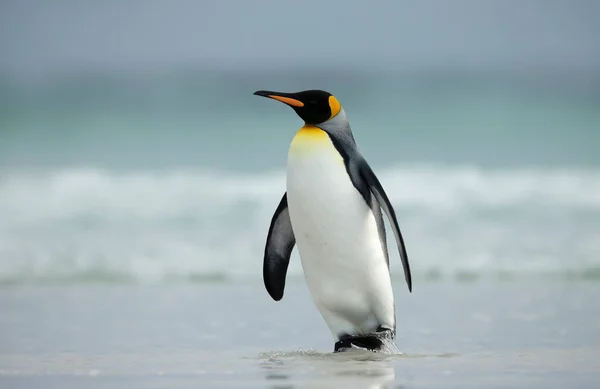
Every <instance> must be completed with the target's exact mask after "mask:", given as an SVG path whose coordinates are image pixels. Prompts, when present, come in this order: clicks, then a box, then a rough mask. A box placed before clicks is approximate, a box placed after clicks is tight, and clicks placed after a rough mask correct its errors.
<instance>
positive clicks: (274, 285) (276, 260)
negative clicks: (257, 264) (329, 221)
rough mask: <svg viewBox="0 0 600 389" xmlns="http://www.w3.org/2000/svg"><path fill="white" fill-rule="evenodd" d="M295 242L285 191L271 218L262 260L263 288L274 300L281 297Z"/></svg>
mask: <svg viewBox="0 0 600 389" xmlns="http://www.w3.org/2000/svg"><path fill="white" fill-rule="evenodd" d="M295 244H296V238H295V236H294V231H293V230H292V222H291V220H290V213H289V210H288V203H287V192H286V193H284V194H283V197H282V198H281V201H280V202H279V206H278V207H277V209H276V210H275V213H274V214H273V218H272V219H271V225H270V226H269V233H268V235H267V243H266V245H265V256H264V261H263V281H264V283H265V288H266V289H267V292H269V295H271V297H272V298H273V300H275V301H279V300H281V299H282V297H283V290H284V289H285V276H286V274H287V268H288V265H289V263H290V255H291V254H292V250H293V249H294V245H295Z"/></svg>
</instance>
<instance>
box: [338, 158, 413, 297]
mask: <svg viewBox="0 0 600 389" xmlns="http://www.w3.org/2000/svg"><path fill="white" fill-rule="evenodd" d="M353 164H354V165H355V166H354V169H352V168H351V169H349V170H350V172H352V171H358V174H359V175H360V177H361V178H362V180H363V181H364V182H365V183H366V184H367V186H368V188H369V190H370V191H371V192H372V193H373V194H374V195H375V198H376V199H377V202H378V203H379V205H380V206H381V208H382V209H383V211H384V212H385V214H386V215H387V217H388V220H389V221H390V225H391V227H392V230H393V231H394V236H395V237H396V243H397V245H398V251H399V252H400V259H401V260H402V267H403V268H404V279H405V280H406V284H407V285H408V290H409V291H410V292H412V276H411V273H410V265H409V263H408V254H407V253H406V247H405V245H404V239H403V238H402V233H401V232H400V227H399V226H398V220H397V219H396V212H394V207H392V204H391V203H390V200H389V199H388V197H387V194H386V193H385V190H384V189H383V187H382V186H381V183H380V182H379V179H378V178H377V176H376V175H375V172H373V169H371V166H369V163H368V162H367V161H366V160H365V159H364V158H363V157H362V156H356V157H355V158H354V161H353ZM350 178H351V179H352V181H353V182H354V180H355V179H356V178H353V177H352V173H351V176H350Z"/></svg>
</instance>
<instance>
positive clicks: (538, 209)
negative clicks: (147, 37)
mask: <svg viewBox="0 0 600 389" xmlns="http://www.w3.org/2000/svg"><path fill="white" fill-rule="evenodd" d="M597 74H600V73H594V72H591V73H589V72H588V73H585V72H579V71H578V72H575V71H563V72H560V71H557V72H549V71H544V70H543V69H542V70H540V71H531V72H528V71H519V72H516V71H508V70H506V71H490V72H489V73H485V72H484V73H476V72H459V71H451V70H448V69H446V70H444V71H441V70H435V69H434V70H431V69H429V70H427V69H426V70H423V71H415V72H404V73H403V72H391V71H388V72H383V71H382V72H377V73H375V72H365V71H352V72H351V71H344V72H330V71H327V70H326V69H325V70H318V71H317V70H315V71H309V70H306V69H304V70H297V71H290V72H288V73H282V72H275V71H273V72H261V71H258V70H252V69H250V70H245V71H231V70H230V71H224V70H222V71H215V70H211V71H208V70H207V71H193V70H189V71H180V72H174V73H148V74H146V73H144V72H141V71H138V72H132V73H118V72H115V73H106V72H104V73H81V74H74V73H65V74H62V75H61V74H58V75H57V74H55V75H53V76H44V77H41V76H40V77H31V78H23V79H18V78H12V77H4V78H2V77H0V312H2V313H1V314H0V386H2V387H9V388H13V387H14V388H18V387H24V388H37V387H44V388H47V387H61V388H65V387H106V386H110V387H125V386H126V387H147V386H149V385H153V386H158V387H170V388H173V387H261V388H264V387H270V388H280V389H281V388H296V387H334V386H335V387H339V386H344V387H382V388H383V387H415V388H417V387H424V388H430V387H431V388H433V387H439V386H442V385H444V386H447V387H464V386H465V385H473V386H475V385H478V386H486V387H524V386H528V387H544V388H559V387H578V388H594V387H596V386H597V382H599V380H600V375H599V374H600V366H599V365H598V360H599V358H598V356H599V355H600V343H599V341H600V336H599V334H600V321H599V320H600V319H599V318H600V312H599V311H598V307H599V305H598V304H597V301H596V300H597V296H598V293H599V291H600V290H599V287H600V283H598V280H600V153H599V151H598V150H600V109H598V108H599V107H600V95H599V94H598V91H599V90H600V87H599V86H600V79H599V78H598V76H597ZM307 88H322V89H326V90H329V91H331V92H332V93H334V94H336V96H337V97H338V98H339V100H340V101H341V103H342V104H343V106H344V108H345V110H346V112H347V113H348V115H349V118H350V120H351V124H352V126H353V129H354V133H355V137H356V139H357V141H358V144H359V147H360V148H361V150H362V152H363V154H364V155H365V156H366V158H367V159H368V160H369V162H370V163H371V165H372V166H373V168H374V170H375V172H376V173H377V175H378V176H379V178H380V180H381V182H382V184H383V186H384V187H385V189H386V191H387V194H388V196H389V198H390V199H391V201H392V203H393V205H394V207H395V209H396V212H397V215H398V219H399V223H400V227H401V229H402V232H403V235H404V238H405V242H406V246H407V250H408V255H409V259H410V263H411V267H412V270H413V280H414V281H413V293H411V294H409V293H408V292H407V290H406V286H405V285H404V283H403V274H402V269H401V265H400V260H399V258H398V254H397V253H396V250H395V249H392V250H390V253H391V270H392V277H393V279H394V289H395V294H396V297H397V303H396V307H397V308H396V309H397V316H398V334H399V336H398V339H397V340H396V343H397V345H398V348H399V349H400V350H401V352H402V353H403V354H400V355H392V356H375V355H372V354H368V355H364V354H362V355H361V354H352V355H333V354H332V353H331V349H332V347H333V342H332V339H331V337H330V334H329V332H328V331H327V328H326V326H325V324H324V322H323V320H322V319H321V317H320V316H319V313H318V311H317V310H316V309H315V307H314V305H313V304H312V302H311V300H310V297H309V294H308V292H307V290H306V287H305V284H304V281H303V278H302V269H301V266H300V263H299V258H298V256H297V252H294V253H293V255H292V261H291V264H290V268H289V271H288V277H289V282H288V284H287V289H286V295H285V297H284V299H283V300H282V301H281V302H278V303H276V302H274V301H272V300H271V299H270V297H269V296H268V294H267V293H266V291H265V290H264V287H263V285H262V279H261V276H262V255H263V250H264V239H265V236H266V232H267V229H268V225H269V221H270V218H271V216H272V213H273V212H274V210H275V207H276V206H277V204H278V201H279V200H280V198H281V195H282V194H283V192H284V191H285V170H284V169H285V162H286V156H287V148H288V145H289V142H290V141H291V139H292V137H293V136H294V133H295V131H296V130H297V128H299V127H300V126H301V123H300V121H299V119H298V118H296V117H295V114H294V113H293V111H291V110H290V109H289V108H287V107H285V106H283V105H281V104H279V103H276V102H273V101H269V100H266V99H261V98H258V97H256V96H252V93H253V92H254V91H255V90H258V89H273V90H282V91H294V90H301V89H307ZM390 243H392V247H393V242H390Z"/></svg>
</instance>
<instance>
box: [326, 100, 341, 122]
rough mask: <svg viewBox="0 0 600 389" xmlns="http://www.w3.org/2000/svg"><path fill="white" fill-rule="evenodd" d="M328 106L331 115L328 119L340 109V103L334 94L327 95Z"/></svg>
mask: <svg viewBox="0 0 600 389" xmlns="http://www.w3.org/2000/svg"><path fill="white" fill-rule="evenodd" d="M329 107H330V108H331V116H330V117H329V119H331V118H332V117H334V116H335V115H337V114H338V113H340V110H341V109H342V105H341V104H340V102H339V101H338V99H336V98H335V96H329Z"/></svg>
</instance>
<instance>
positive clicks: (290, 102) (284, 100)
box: [269, 95, 304, 107]
mask: <svg viewBox="0 0 600 389" xmlns="http://www.w3.org/2000/svg"><path fill="white" fill-rule="evenodd" d="M269 97H270V98H272V99H275V100H279V101H281V102H282V103H285V104H287V105H291V106H293V107H304V103H303V102H302V101H300V100H296V99H292V98H289V97H283V96H276V95H269Z"/></svg>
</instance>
